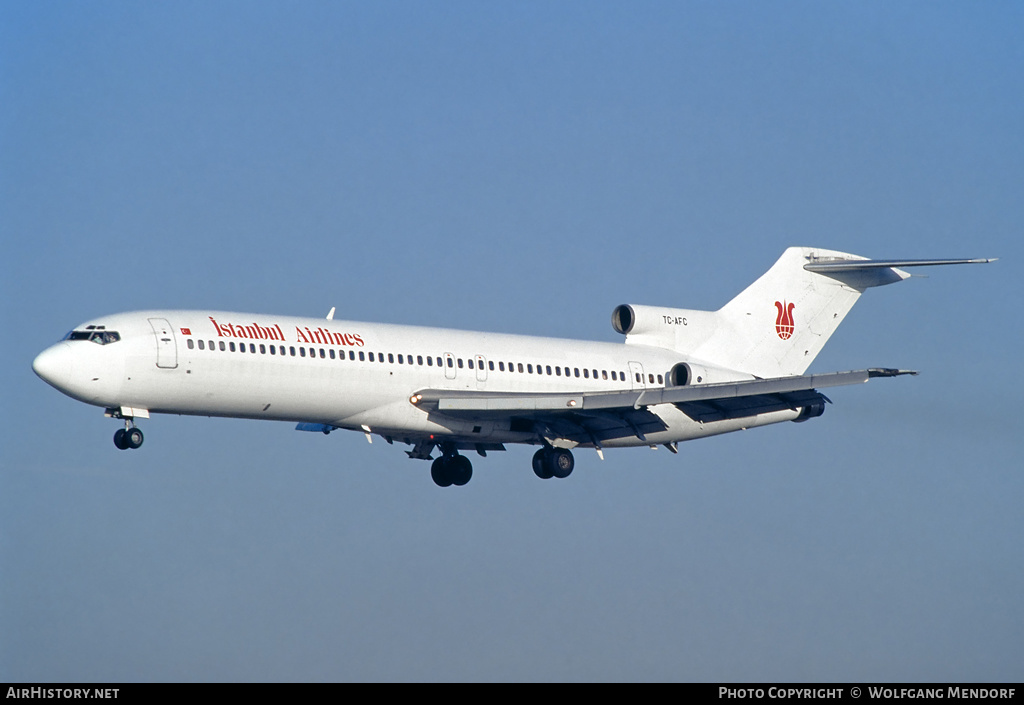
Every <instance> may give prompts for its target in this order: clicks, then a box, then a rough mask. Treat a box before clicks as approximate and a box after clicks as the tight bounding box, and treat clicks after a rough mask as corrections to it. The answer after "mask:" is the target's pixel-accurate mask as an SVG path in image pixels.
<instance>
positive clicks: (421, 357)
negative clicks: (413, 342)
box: [416, 355, 423, 365]
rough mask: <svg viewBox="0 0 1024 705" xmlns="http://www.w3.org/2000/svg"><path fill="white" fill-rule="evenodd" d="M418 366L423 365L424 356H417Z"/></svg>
mask: <svg viewBox="0 0 1024 705" xmlns="http://www.w3.org/2000/svg"><path fill="white" fill-rule="evenodd" d="M416 364H417V365H422V364H423V356H422V355H417V356H416Z"/></svg>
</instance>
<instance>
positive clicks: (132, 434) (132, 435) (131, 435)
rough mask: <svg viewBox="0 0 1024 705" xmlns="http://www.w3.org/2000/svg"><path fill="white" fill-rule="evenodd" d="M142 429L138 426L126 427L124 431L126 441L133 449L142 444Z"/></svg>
mask: <svg viewBox="0 0 1024 705" xmlns="http://www.w3.org/2000/svg"><path fill="white" fill-rule="evenodd" d="M142 440H143V436H142V431H141V430H140V429H137V428H134V427H132V428H126V429H125V431H124V443H125V445H127V446H128V447H129V448H131V449H132V450H134V449H136V448H138V447H139V446H141V445H142Z"/></svg>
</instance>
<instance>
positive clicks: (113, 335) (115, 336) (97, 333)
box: [61, 326, 121, 345]
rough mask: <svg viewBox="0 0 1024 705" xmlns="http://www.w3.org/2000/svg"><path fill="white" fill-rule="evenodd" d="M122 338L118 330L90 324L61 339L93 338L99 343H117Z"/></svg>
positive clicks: (92, 339)
mask: <svg viewBox="0 0 1024 705" xmlns="http://www.w3.org/2000/svg"><path fill="white" fill-rule="evenodd" d="M120 339H121V335H120V334H119V333H118V332H117V331H112V330H103V327H102V326H89V327H88V328H86V330H73V331H71V332H70V333H68V334H67V335H65V336H64V337H63V338H61V340H91V341H92V342H94V343H97V344H99V345H107V344H108V343H116V342H117V341H119V340H120Z"/></svg>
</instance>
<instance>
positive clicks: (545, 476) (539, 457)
mask: <svg viewBox="0 0 1024 705" xmlns="http://www.w3.org/2000/svg"><path fill="white" fill-rule="evenodd" d="M548 451H549V449H548V448H541V449H540V450H538V451H537V452H536V453H534V454H533V474H534V475H536V476H537V477H539V478H540V479H542V480H550V479H551V478H552V477H554V476H555V473H554V472H553V471H552V469H551V465H550V463H548V462H547V456H548Z"/></svg>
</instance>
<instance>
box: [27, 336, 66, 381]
mask: <svg viewBox="0 0 1024 705" xmlns="http://www.w3.org/2000/svg"><path fill="white" fill-rule="evenodd" d="M32 370H33V371H34V372H35V373H36V374H37V375H39V377H40V378H42V380H43V381H44V382H46V383H47V384H49V385H51V386H53V387H56V388H57V389H61V390H63V389H66V388H67V387H68V384H69V383H70V381H71V377H72V374H73V373H74V356H73V355H72V354H71V347H70V346H69V345H68V344H67V343H57V344H56V345H53V346H51V347H48V348H47V349H46V350H43V351H42V352H41V353H39V355H37V356H36V359H35V360H33V361H32Z"/></svg>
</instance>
